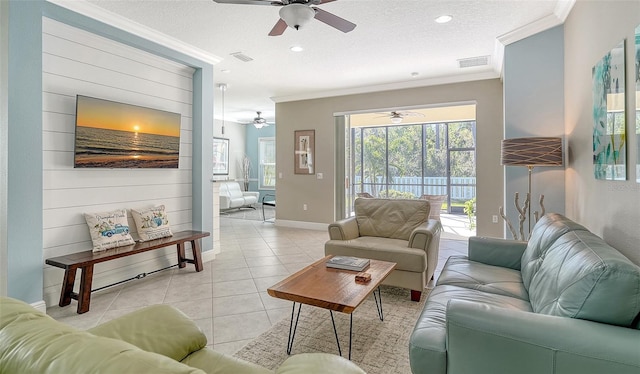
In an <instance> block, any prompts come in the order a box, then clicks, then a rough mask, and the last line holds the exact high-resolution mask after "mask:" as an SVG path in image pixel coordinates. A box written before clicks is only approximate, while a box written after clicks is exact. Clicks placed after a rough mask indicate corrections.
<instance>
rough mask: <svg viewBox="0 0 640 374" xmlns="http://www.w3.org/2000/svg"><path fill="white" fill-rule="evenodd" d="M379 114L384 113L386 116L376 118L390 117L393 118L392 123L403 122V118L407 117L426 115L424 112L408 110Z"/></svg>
mask: <svg viewBox="0 0 640 374" xmlns="http://www.w3.org/2000/svg"><path fill="white" fill-rule="evenodd" d="M379 114H384V116H379V117H376V118H381V117H388V118H390V119H391V123H395V124H398V123H400V122H402V120H403V119H404V118H406V117H424V116H425V115H424V114H422V113H418V112H408V111H397V112H396V111H394V112H389V113H379Z"/></svg>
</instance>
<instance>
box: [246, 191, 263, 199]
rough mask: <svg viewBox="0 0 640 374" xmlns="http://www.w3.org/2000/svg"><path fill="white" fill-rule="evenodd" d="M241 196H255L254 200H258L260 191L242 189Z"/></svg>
mask: <svg viewBox="0 0 640 374" xmlns="http://www.w3.org/2000/svg"><path fill="white" fill-rule="evenodd" d="M242 196H244V197H248V196H249V197H255V198H256V201H258V200H259V198H260V192H257V191H243V192H242Z"/></svg>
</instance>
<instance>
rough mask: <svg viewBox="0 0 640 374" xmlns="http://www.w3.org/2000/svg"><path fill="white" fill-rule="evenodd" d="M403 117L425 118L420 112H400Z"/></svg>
mask: <svg viewBox="0 0 640 374" xmlns="http://www.w3.org/2000/svg"><path fill="white" fill-rule="evenodd" d="M398 114H399V115H401V116H402V117H424V116H425V115H424V114H422V113H418V112H399V113H398Z"/></svg>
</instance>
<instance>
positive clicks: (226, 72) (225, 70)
mask: <svg viewBox="0 0 640 374" xmlns="http://www.w3.org/2000/svg"><path fill="white" fill-rule="evenodd" d="M220 72H221V73H225V74H229V73H231V70H229V69H222V70H220Z"/></svg>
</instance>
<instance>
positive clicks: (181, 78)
mask: <svg viewBox="0 0 640 374" xmlns="http://www.w3.org/2000/svg"><path fill="white" fill-rule="evenodd" d="M42 22H43V28H42V29H43V31H42V38H43V48H42V49H43V50H42V57H43V66H42V75H43V92H42V96H43V108H42V116H43V129H42V131H43V133H42V138H43V149H42V157H43V191H42V193H43V199H44V200H43V212H42V214H43V246H44V248H43V262H44V259H46V258H49V257H53V256H59V255H64V254H68V253H74V252H79V251H86V250H90V249H91V238H90V235H89V229H88V227H87V224H86V223H85V220H84V216H83V213H85V212H88V213H90V212H101V211H107V210H111V209H118V208H127V209H129V208H142V207H148V206H153V205H159V204H164V205H165V206H166V207H167V210H168V216H169V220H170V223H171V227H172V229H173V230H175V231H179V230H186V229H190V228H191V222H192V212H191V210H192V207H191V204H192V192H191V191H192V178H191V173H192V167H191V165H192V99H193V73H194V70H193V69H192V68H190V67H187V66H184V65H181V64H178V63H175V62H173V61H169V60H166V59H163V58H160V57H158V56H155V55H152V54H149V53H146V52H144V51H141V50H138V49H135V48H132V47H129V46H126V45H123V44H120V43H117V42H114V41H112V40H109V39H106V38H103V37H100V36H97V35H95V34H92V33H89V32H87V31H84V30H80V29H77V28H74V27H72V26H69V25H66V24H63V23H60V22H57V21H54V20H51V19H49V18H46V17H45V18H43V19H42ZM78 94H80V95H85V96H92V97H97V98H103V99H107V100H113V101H118V102H124V103H128V104H134V105H140V106H145V107H150V108H155V109H161V110H166V111H170V112H177V113H181V115H182V123H181V131H180V163H179V168H178V169H74V168H73V151H74V132H75V105H76V95H78ZM129 224H130V227H135V224H134V222H133V220H132V219H131V216H130V214H129ZM134 231H135V230H134ZM134 239H137V237H136V236H134ZM174 263H176V254H175V247H170V248H165V249H163V250H158V251H151V252H148V253H144V254H139V255H136V256H131V257H127V258H123V259H119V260H115V261H110V262H107V263H103V264H98V265H96V267H95V269H94V279H93V288H97V287H101V286H104V285H107V284H110V283H113V282H116V281H120V280H123V279H127V278H130V277H132V276H135V275H137V274H139V273H142V272H149V271H153V270H157V269H160V268H163V267H166V266H169V265H171V264H174ZM62 276H63V271H62V269H58V268H54V267H51V266H48V265H44V299H45V301H46V303H47V305H55V304H57V303H58V299H59V296H60V289H61V284H62ZM78 276H79V275H78ZM76 283H78V282H76ZM76 287H77V285H76Z"/></svg>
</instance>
